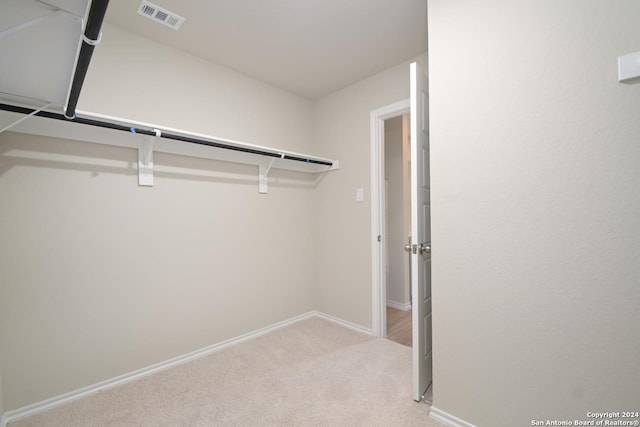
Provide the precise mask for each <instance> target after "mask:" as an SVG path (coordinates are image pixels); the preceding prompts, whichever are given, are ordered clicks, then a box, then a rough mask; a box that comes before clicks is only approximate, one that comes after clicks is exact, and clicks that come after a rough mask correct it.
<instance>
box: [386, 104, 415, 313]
mask: <svg viewBox="0 0 640 427" xmlns="http://www.w3.org/2000/svg"><path fill="white" fill-rule="evenodd" d="M403 151H404V146H403V135H402V116H398V117H394V118H393V119H389V120H385V122H384V160H385V167H384V173H385V181H386V189H385V190H386V219H387V224H386V228H387V239H386V242H387V245H388V247H387V303H389V302H392V303H397V304H400V305H402V304H407V303H408V302H409V293H408V292H406V289H405V271H406V270H408V269H409V261H408V258H407V253H406V252H405V251H404V249H403V246H404V245H405V244H406V243H407V242H406V240H407V236H405V234H406V233H405V224H404V220H405V218H404V216H405V215H404V214H405V200H404V169H405V168H404V158H403V154H404V153H403Z"/></svg>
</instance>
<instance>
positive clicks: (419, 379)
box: [410, 62, 432, 401]
mask: <svg viewBox="0 0 640 427" xmlns="http://www.w3.org/2000/svg"><path fill="white" fill-rule="evenodd" d="M430 187H431V186H430V180H429V99H428V95H427V76H426V75H425V73H424V71H423V70H422V68H421V67H420V66H418V64H417V63H415V62H414V63H412V64H411V237H412V241H413V245H412V246H411V248H410V249H411V255H410V256H411V257H412V259H411V261H412V262H411V293H412V311H413V313H412V314H413V399H414V400H416V401H420V400H421V399H422V396H423V394H424V392H425V390H426V389H427V387H428V386H429V384H430V383H431V379H432V364H431V362H432V360H431V357H432V354H431V224H430V222H431V205H430Z"/></svg>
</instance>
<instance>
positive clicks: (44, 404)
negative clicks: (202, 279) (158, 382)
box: [0, 311, 363, 427]
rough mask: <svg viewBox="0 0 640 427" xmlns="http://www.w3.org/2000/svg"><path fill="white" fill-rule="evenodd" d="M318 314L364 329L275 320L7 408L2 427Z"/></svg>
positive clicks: (298, 319)
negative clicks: (320, 320) (314, 319)
mask: <svg viewBox="0 0 640 427" xmlns="http://www.w3.org/2000/svg"><path fill="white" fill-rule="evenodd" d="M314 316H319V317H322V318H325V319H329V320H333V321H334V322H337V323H340V324H341V325H343V326H346V327H348V328H351V329H357V328H360V329H359V330H360V331H361V332H362V331H363V328H361V327H358V326H357V325H353V324H351V323H349V322H345V321H341V320H340V319H337V318H334V317H333V316H328V315H325V314H322V313H318V312H316V311H310V312H308V313H305V314H301V315H299V316H295V317H292V318H290V319H287V320H284V321H282V322H278V323H274V324H272V325H269V326H265V327H264V328H260V329H256V330H255V331H252V332H248V333H246V334H243V335H240V336H237V337H234V338H230V339H228V340H225V341H221V342H219V343H217V344H213V345H210V346H208V347H205V348H202V349H200V350H196V351H192V352H191V353H187V354H184V355H182V356H177V357H174V358H172V359H169V360H165V361H164V362H160V363H156V364H155V365H151V366H147V367H146V368H142V369H138V370H135V371H132V372H129V373H127V374H124V375H120V376H117V377H115V378H111V379H108V380H105V381H101V382H99V383H96V384H92V385H89V386H86V387H82V388H79V389H77V390H74V391H70V392H68V393H64V394H61V395H59V396H56V397H52V398H50V399H46V400H43V401H41V402H36V403H33V404H31V405H27V406H24V407H22V408H18V409H14V410H12V411H7V412H5V413H4V414H2V417H1V418H0V427H6V426H7V424H8V423H12V422H15V421H18V420H20V419H22V418H26V417H30V416H32V415H35V414H38V413H40V412H43V411H47V410H49V409H53V408H56V407H58V406H60V405H64V404H66V403H70V402H73V401H75V400H78V399H82V398H84V397H87V396H91V395H93V394H96V393H99V392H101V391H104V390H108V389H110V388H114V387H116V386H119V385H122V384H126V383H128V382H131V381H135V380H137V379H140V378H142V377H146V376H147V375H151V374H154V373H156V372H160V371H163V370H165V369H169V368H172V367H174V366H178V365H182V364H183V363H187V362H190V361H192V360H194V359H198V358H200V357H204V356H208V355H209V354H212V353H215V352H216V351H220V350H222V349H224V348H227V347H230V346H232V345H235V344H240V343H241V342H244V341H248V340H250V339H253V338H257V337H259V336H261V335H264V334H267V333H269V332H272V331H275V330H276V329H279V328H282V327H284V326H288V325H291V324H293V323H296V322H299V321H301V320H305V319H308V318H310V317H314Z"/></svg>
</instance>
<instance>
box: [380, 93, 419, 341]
mask: <svg viewBox="0 0 640 427" xmlns="http://www.w3.org/2000/svg"><path fill="white" fill-rule="evenodd" d="M408 111H410V103H409V99H405V100H403V101H399V102H396V103H394V104H391V105H387V106H385V107H382V108H378V109H377V110H373V111H371V114H370V121H371V259H372V262H371V268H372V271H371V278H372V280H371V283H372V292H371V303H372V310H371V314H372V317H373V318H372V325H373V335H375V336H377V337H385V336H387V310H386V303H385V299H386V295H387V283H386V275H385V270H384V269H385V245H384V239H385V238H386V236H385V235H384V233H383V230H384V229H385V224H384V220H385V219H384V206H383V203H384V195H383V193H382V192H383V191H384V184H383V183H381V181H382V180H384V154H383V153H384V145H383V144H384V121H385V120H386V119H391V118H393V117H397V116H400V115H402V114H404V113H407V112H408ZM378 236H382V241H381V242H378Z"/></svg>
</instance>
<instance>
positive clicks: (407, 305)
mask: <svg viewBox="0 0 640 427" xmlns="http://www.w3.org/2000/svg"><path fill="white" fill-rule="evenodd" d="M387 307H391V308H395V309H396V310H402V311H409V310H411V303H410V302H408V303H401V302H396V301H392V300H390V299H388V300H387Z"/></svg>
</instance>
